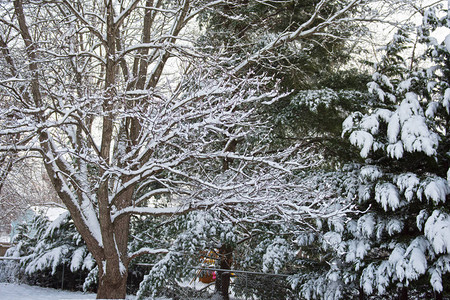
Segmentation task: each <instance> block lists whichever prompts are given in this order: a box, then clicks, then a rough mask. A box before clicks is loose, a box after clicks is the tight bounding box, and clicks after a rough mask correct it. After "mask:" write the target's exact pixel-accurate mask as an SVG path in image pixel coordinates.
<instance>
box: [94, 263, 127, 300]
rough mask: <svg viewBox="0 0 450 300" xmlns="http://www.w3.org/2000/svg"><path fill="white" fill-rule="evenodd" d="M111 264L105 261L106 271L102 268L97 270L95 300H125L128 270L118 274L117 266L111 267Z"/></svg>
mask: <svg viewBox="0 0 450 300" xmlns="http://www.w3.org/2000/svg"><path fill="white" fill-rule="evenodd" d="M112 264H113V263H112V262H110V263H109V265H110V266H108V261H105V264H103V265H104V266H106V268H108V269H107V271H106V270H103V267H100V266H99V268H98V289H97V299H125V297H126V295H127V277H128V270H126V271H125V272H123V271H122V272H120V268H119V266H111V265H112Z"/></svg>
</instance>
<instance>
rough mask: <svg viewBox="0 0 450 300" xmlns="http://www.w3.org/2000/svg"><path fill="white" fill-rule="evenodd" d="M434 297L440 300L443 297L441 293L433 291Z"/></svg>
mask: <svg viewBox="0 0 450 300" xmlns="http://www.w3.org/2000/svg"><path fill="white" fill-rule="evenodd" d="M434 299H435V300H442V299H444V297H443V296H442V293H438V292H434Z"/></svg>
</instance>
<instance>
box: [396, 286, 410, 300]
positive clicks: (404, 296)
mask: <svg viewBox="0 0 450 300" xmlns="http://www.w3.org/2000/svg"><path fill="white" fill-rule="evenodd" d="M398 300H408V288H407V287H406V286H404V287H402V288H401V289H400V295H399V296H398Z"/></svg>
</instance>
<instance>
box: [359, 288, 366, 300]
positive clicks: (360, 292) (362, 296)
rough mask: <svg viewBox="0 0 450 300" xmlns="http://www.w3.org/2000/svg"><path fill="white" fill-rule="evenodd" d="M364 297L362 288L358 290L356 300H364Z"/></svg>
mask: <svg viewBox="0 0 450 300" xmlns="http://www.w3.org/2000/svg"><path fill="white" fill-rule="evenodd" d="M364 299H366V296H365V294H364V289H363V288H362V287H360V288H359V294H358V300H364Z"/></svg>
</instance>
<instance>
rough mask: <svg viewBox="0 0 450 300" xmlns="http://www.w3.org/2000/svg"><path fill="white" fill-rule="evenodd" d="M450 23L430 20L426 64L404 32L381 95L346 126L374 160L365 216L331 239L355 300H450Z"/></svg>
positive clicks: (363, 191) (394, 45) (373, 88)
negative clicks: (374, 298)
mask: <svg viewBox="0 0 450 300" xmlns="http://www.w3.org/2000/svg"><path fill="white" fill-rule="evenodd" d="M449 24H450V19H449V17H448V14H447V11H446V10H440V7H439V6H435V7H432V8H430V9H428V10H427V11H426V12H425V14H424V20H423V24H422V25H421V26H419V27H418V39H419V41H420V43H422V44H425V46H426V49H427V50H426V52H425V53H424V55H423V56H421V57H420V61H416V60H417V57H416V56H414V55H415V51H410V52H412V55H413V56H412V57H406V53H405V52H404V51H403V50H406V49H407V48H408V46H409V45H410V42H411V41H410V39H409V38H408V34H407V29H404V30H401V31H400V32H399V33H398V34H396V35H395V36H394V39H393V41H392V42H391V43H389V44H388V45H387V47H386V49H385V52H386V56H385V57H384V59H383V60H382V62H381V63H380V64H379V65H378V67H377V72H375V73H374V75H373V77H372V79H373V81H372V82H371V83H370V84H369V85H368V86H369V91H370V92H371V93H372V94H374V95H375V96H376V100H375V101H374V102H373V103H371V109H370V110H369V111H368V112H367V113H365V114H363V113H359V112H355V113H353V114H352V115H351V116H349V117H348V118H347V119H346V121H345V122H344V123H343V127H344V133H343V134H344V135H345V136H347V137H349V139H350V141H351V143H352V144H354V145H355V146H357V147H359V148H360V150H361V151H360V155H361V157H362V158H365V163H364V164H363V166H362V167H361V168H360V171H359V187H358V190H357V197H358V205H359V207H360V210H361V211H365V213H364V214H363V215H359V216H356V217H355V218H353V219H352V220H350V221H349V222H347V223H346V226H345V230H342V231H341V232H339V231H336V230H335V231H330V232H329V233H327V234H337V236H338V240H339V243H336V245H335V248H336V249H338V251H336V258H337V263H338V264H339V266H340V267H339V269H338V270H337V272H338V274H339V277H340V278H343V279H345V280H347V282H345V283H346V284H347V285H346V286H347V287H349V289H347V291H346V293H347V294H357V293H359V294H360V296H361V297H363V295H364V294H366V295H371V294H379V295H388V294H391V293H397V292H398V293H399V297H400V298H401V299H407V297H408V295H411V296H413V297H415V298H417V297H419V298H427V299H429V298H431V297H433V296H435V297H436V299H442V297H443V295H448V294H449V290H448V289H449V287H448V284H446V283H448V279H449V275H448V272H449V271H450V260H449V257H450V256H449V253H450V239H449V232H450V231H449V230H450V214H449V210H448V201H449V199H450V198H449V195H450V185H449V181H450V173H449V172H450V171H449V160H450V152H449V145H450V144H449V142H450V139H449V132H448V128H449V120H450V119H449V113H450V101H449V100H450V85H449V83H450V77H449V74H450V73H449V72H450V68H449V67H450V64H449V61H450V60H449V59H450V42H449V41H450V36H447V37H446V38H445V40H444V41H443V42H442V43H439V42H438V41H437V40H436V39H435V38H433V37H432V36H431V33H432V32H433V31H435V30H436V29H438V28H441V27H443V28H448V27H449ZM345 280H344V281H345ZM349 283H353V284H349ZM352 287H353V290H352V289H351V288H352ZM358 289H359V291H358Z"/></svg>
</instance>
